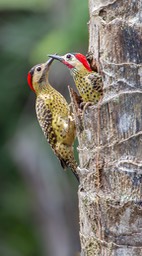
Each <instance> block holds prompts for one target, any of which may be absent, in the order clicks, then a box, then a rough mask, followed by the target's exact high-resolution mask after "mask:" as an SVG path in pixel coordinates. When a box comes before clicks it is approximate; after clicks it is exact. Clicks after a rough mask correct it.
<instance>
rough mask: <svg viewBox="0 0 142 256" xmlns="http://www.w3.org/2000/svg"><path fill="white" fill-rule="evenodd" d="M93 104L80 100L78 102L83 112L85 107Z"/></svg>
mask: <svg viewBox="0 0 142 256" xmlns="http://www.w3.org/2000/svg"><path fill="white" fill-rule="evenodd" d="M92 105H94V103H93V102H82V103H81V104H80V108H81V109H82V110H83V112H85V110H86V108H88V107H89V106H92Z"/></svg>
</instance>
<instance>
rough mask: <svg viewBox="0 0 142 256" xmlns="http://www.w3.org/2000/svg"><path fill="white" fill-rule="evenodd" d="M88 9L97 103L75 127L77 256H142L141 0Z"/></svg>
mask: <svg viewBox="0 0 142 256" xmlns="http://www.w3.org/2000/svg"><path fill="white" fill-rule="evenodd" d="M89 10H90V22H89V34H90V39H89V51H91V52H92V53H93V56H94V58H95V59H96V60H97V61H99V66H100V70H101V71H100V72H101V74H102V76H103V81H104V97H103V99H102V100H101V101H100V102H99V104H98V105H95V106H88V108H87V109H86V110H85V112H84V114H83V120H82V125H79V126H78V129H77V130H78V140H79V147H78V151H79V159H80V167H81V171H80V180H81V181H80V187H79V192H78V195H79V211H80V240H81V250H82V252H81V255H83V256H95V255H98V256H110V255H111V256H112V255H113V256H122V255H125V256H127V255H131V256H137V255H142V65H141V63H142V23H141V22H142V1H141V0H137V1H134V0H128V1H122V0H89ZM75 111H76V110H75V108H74V112H75ZM75 117H76V122H77V125H78V113H77V112H75ZM80 127H82V129H81V128H80Z"/></svg>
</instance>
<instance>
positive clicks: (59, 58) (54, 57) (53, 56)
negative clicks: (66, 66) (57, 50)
mask: <svg viewBox="0 0 142 256" xmlns="http://www.w3.org/2000/svg"><path fill="white" fill-rule="evenodd" d="M48 56H49V57H51V58H52V59H55V60H59V61H61V62H63V60H64V58H63V57H62V56H60V55H56V54H53V55H48Z"/></svg>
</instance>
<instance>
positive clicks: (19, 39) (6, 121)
mask: <svg viewBox="0 0 142 256" xmlns="http://www.w3.org/2000/svg"><path fill="white" fill-rule="evenodd" d="M87 8H88V7H87V1H82V0H78V1H76V0H73V1H65V0H60V1H58V0H48V1H46V0H42V1H38V0H24V1H18V0H13V1H11V0H1V1H0V9H1V11H0V12H1V15H0V35H1V36H0V37H1V38H0V58H1V62H0V70H1V93H0V102H1V108H0V117H1V119H0V124H1V136H0V142H1V143H0V145H1V146H0V156H1V168H0V205H1V210H0V255H1V256H36V255H37V256H38V255H41V254H42V249H41V245H40V242H39V240H40V239H41V238H40V239H39V236H40V235H39V234H38V231H37V227H36V226H35V223H34V221H33V218H32V206H31V200H32V199H31V197H29V191H28V189H27V187H26V185H25V182H24V179H23V176H22V175H21V174H22V171H21V170H22V168H23V167H22V166H21V167H20V166H19V165H17V164H16V163H15V162H14V159H13V158H12V157H11V155H10V153H9V150H8V148H9V145H10V144H11V140H12V139H13V137H14V136H15V134H17V131H18V132H19V130H20V129H21V130H24V129H25V128H26V127H27V125H28V122H27V121H26V120H25V116H28V118H29V119H30V120H32V119H33V118H34V119H35V112H34V103H33V101H34V96H31V94H32V93H31V92H30V90H29V88H28V85H27V81H26V76H27V72H28V71H29V69H30V68H31V66H33V65H34V64H37V63H38V62H39V63H40V62H42V61H45V60H46V59H47V54H48V53H55V52H58V53H66V52H68V51H80V52H82V51H83V52H84V53H85V52H86V51H87V45H88V31H87V21H88V9H87ZM63 78H64V77H63ZM63 78H62V74H60V77H58V80H59V81H61V83H62V88H63V86H64V83H65V81H64V79H63ZM58 89H59V90H60V88H58ZM30 93H31V94H30ZM32 95H33V94H32ZM23 113H24V114H23ZM23 116H24V120H23V121H22V126H21V127H20V126H19V123H20V122H21V119H22V118H23ZM31 122H32V121H31ZM37 126H38V124H37ZM19 127H20V128H19ZM33 129H34V126H33ZM39 131H40V129H39ZM21 136H22V135H21ZM40 136H42V135H41V134H40ZM17 143H18V141H15V145H16V144H17ZM14 150H15V148H14V147H13V151H14ZM46 150H47V149H46ZM45 154H47V152H46V153H45ZM19 155H20V151H19ZM47 155H48V154H47ZM49 156H50V153H49ZM18 157H19V156H17V158H18ZM53 162H54V161H53ZM69 176H70V175H69ZM71 182H74V179H71ZM60 183H61V182H60Z"/></svg>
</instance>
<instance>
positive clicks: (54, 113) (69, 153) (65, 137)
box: [27, 58, 79, 180]
mask: <svg viewBox="0 0 142 256" xmlns="http://www.w3.org/2000/svg"><path fill="white" fill-rule="evenodd" d="M52 62H53V59H52V58H51V59H49V60H48V61H47V62H46V63H42V64H38V65H36V66H34V67H33V68H32V69H31V70H30V71H29V73H28V76H27V81H28V84H29V87H30V88H31V89H32V90H33V91H34V92H35V94H36V96H37V97H36V114H37V119H38V121H39V124H40V126H41V128H42V131H43V133H44V135H45V138H46V139H47V141H48V142H49V144H50V146H51V148H52V149H53V151H54V153H55V154H56V156H57V157H58V158H59V160H60V162H61V165H62V167H63V168H64V169H66V167H70V168H71V169H72V171H73V173H74V174H75V176H76V178H77V179H78V175H77V172H76V169H77V163H76V161H75V159H74V154H73V143H74V139H75V136H76V129H75V122H74V118H73V115H72V113H71V111H70V108H69V105H68V103H67V101H66V100H65V98H64V97H63V96H62V95H61V94H60V93H59V92H58V91H57V90H55V89H54V88H53V87H52V86H51V85H50V84H49V82H48V71H49V67H50V65H51V63H52ZM78 180H79V179H78Z"/></svg>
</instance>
